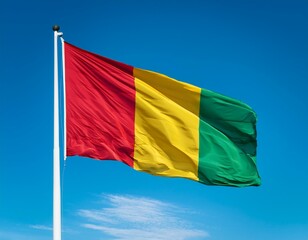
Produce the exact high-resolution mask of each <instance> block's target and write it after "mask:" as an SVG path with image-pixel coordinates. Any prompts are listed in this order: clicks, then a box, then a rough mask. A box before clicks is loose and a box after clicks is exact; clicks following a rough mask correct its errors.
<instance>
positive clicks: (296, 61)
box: [0, 0, 308, 240]
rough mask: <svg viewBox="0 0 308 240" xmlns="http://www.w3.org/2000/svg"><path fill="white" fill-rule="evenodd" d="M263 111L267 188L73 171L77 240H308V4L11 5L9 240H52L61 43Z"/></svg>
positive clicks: (5, 93) (2, 164) (67, 208)
mask: <svg viewBox="0 0 308 240" xmlns="http://www.w3.org/2000/svg"><path fill="white" fill-rule="evenodd" d="M54 24H59V25H60V26H61V31H62V32H63V33H64V39H65V40H66V41H68V42H70V43H72V44H74V45H77V46H79V47H81V48H84V49H86V50H89V51H92V52H96V53H98V54H101V55H104V56H106V57H109V58H113V59H116V60H118V61H122V62H125V63H127V64H130V65H133V66H136V67H139V68H144V69H149V70H153V71H157V72H161V73H164V74H166V75H169V76H170V77H173V78H176V79H178V80H181V81H185V82H189V83H192V84H195V85H198V86H200V87H203V88H207V89H210V90H213V91H216V92H219V93H222V94H225V95H227V96H230V97H233V98H236V99H239V100H242V101H243V102H245V103H247V104H249V105H250V106H251V107H253V108H254V110H255V111H256V112H257V114H258V125H257V129H258V153H257V156H258V166H259V172H260V175H261V177H262V186H261V187H250V188H228V187H209V186H206V185H202V184H199V183H196V182H193V181H189V180H185V179H174V178H163V177H155V176H151V175H148V174H146V173H141V172H136V171H134V170H132V169H131V168H129V167H127V166H126V165H124V164H121V163H119V162H113V161H95V160H91V159H87V158H79V157H71V158H68V161H67V165H66V167H65V169H64V170H63V171H62V173H63V174H62V179H63V194H62V196H63V199H62V203H63V210H62V212H63V239H64V240H84V239H89V240H96V239H99V240H106V239H108V240H110V239H118V240H120V239H121V240H126V239H127V240H128V239H130V240H131V239H134V240H139V239H142V240H143V239H153V240H154V239H155V240H167V239H168V240H169V239H177V240H190V239H192V240H200V239H210V240H226V239H227V240H230V239H231V240H233V239H234V240H247V239H249V240H257V239H263V240H273V239H279V240H307V239H308V187H307V186H308V174H307V173H308V150H307V149H308V138H307V134H308V108H307V103H308V97H307V91H308V83H307V80H308V33H307V27H308V2H307V1H297V0H295V1H273V0H268V1H265V0H261V1H245V0H235V1H227V0H224V1H223V0H217V1H207V0H204V1H201V0H200V1H197V0H190V1H162V0H157V1H125V0H114V1H94V0H89V1H79V0H76V1H65V0H64V1H49V0H48V1H31V0H30V1H21V0H19V1H14V0H10V1H8V0H5V1H1V3H0V26H1V35H0V66H1V68H0V69H1V80H0V104H1V105H0V109H1V118H0V134H1V135H0V239H2V240H15V239H16V240H26V239H27V240H28V239H32V240H38V239H39V240H45V239H46V240H48V239H52V231H51V229H52V159H53V158H52V152H53V32H52V29H51V28H52V26H53V25H54Z"/></svg>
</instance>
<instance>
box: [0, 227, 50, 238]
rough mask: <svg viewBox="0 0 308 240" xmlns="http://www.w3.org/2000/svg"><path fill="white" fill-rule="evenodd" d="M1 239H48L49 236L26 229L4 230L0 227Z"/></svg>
mask: <svg viewBox="0 0 308 240" xmlns="http://www.w3.org/2000/svg"><path fill="white" fill-rule="evenodd" d="M0 239H1V240H17V239H18V240H29V239H31V240H50V239H51V236H50V237H49V236H42V235H38V234H35V233H28V232H27V231H24V232H22V231H20V232H17V231H5V230H1V229H0Z"/></svg>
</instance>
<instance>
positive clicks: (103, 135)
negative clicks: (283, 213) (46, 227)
mask: <svg viewBox="0 0 308 240" xmlns="http://www.w3.org/2000/svg"><path fill="white" fill-rule="evenodd" d="M64 56H65V81H66V129H67V156H74V155H78V156H84V157H89V158H93V159H98V160H117V161H121V162H123V163H125V164H127V165H128V166H130V167H132V168H134V169H135V170H138V171H143V172H147V173H150V174H153V175H159V176H167V177H183V178H188V179H191V180H195V181H198V182H201V183H204V184H207V185H225V186H238V187H243V186H258V185H260V177H259V174H258V171H257V167H256V147H257V141H256V114H255V112H254V111H253V110H252V109H251V108H250V107H249V106H248V105H246V104H244V103H242V102H240V101H238V100H235V99H232V98H229V97H226V96H223V95H221V94H218V93H214V92H212V91H209V90H206V89H202V88H199V87H196V86H193V85H191V84H188V83H184V82H181V81H177V80H175V79H172V78H170V77H168V76H165V75H163V74H160V73H156V72H152V71H148V70H143V69H139V68H135V67H133V66H130V65H127V64H124V63H120V62H118V61H114V60H111V59H108V58H106V57H103V56H100V55H98V54H94V53H91V52H88V51H85V50H83V49H80V48H78V47H76V46H73V45H71V44H69V43H67V42H64Z"/></svg>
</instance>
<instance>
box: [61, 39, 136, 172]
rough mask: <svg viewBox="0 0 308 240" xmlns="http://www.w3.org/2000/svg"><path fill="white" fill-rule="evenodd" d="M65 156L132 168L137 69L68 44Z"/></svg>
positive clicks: (66, 47)
mask: <svg viewBox="0 0 308 240" xmlns="http://www.w3.org/2000/svg"><path fill="white" fill-rule="evenodd" d="M65 71H66V72H65V75H66V76H65V77H66V114H67V115H66V124H67V155H68V156H73V155H78V156H85V157H90V158H95V159H99V160H104V159H110V160H119V161H122V162H124V163H126V164H128V165H129V166H133V155H134V113H135V85H134V77H133V67H132V66H129V65H126V64H123V63H119V62H116V61H113V60H111V59H108V58H105V57H102V56H99V55H97V54H93V53H90V52H87V51H85V50H82V49H80V48H77V47H75V46H73V45H71V44H68V43H65Z"/></svg>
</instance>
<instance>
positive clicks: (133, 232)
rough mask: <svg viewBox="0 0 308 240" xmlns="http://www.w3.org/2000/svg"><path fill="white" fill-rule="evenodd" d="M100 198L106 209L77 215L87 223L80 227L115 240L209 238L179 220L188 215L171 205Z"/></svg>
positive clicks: (133, 197)
mask: <svg viewBox="0 0 308 240" xmlns="http://www.w3.org/2000/svg"><path fill="white" fill-rule="evenodd" d="M103 198H104V199H105V200H107V203H108V205H109V206H108V207H104V208H101V209H80V210H79V211H78V215H80V216H81V217H83V218H85V219H86V220H87V221H88V222H90V223H84V224H82V226H83V227H85V228H88V229H92V230H97V231H101V232H103V233H104V234H107V235H110V236H113V237H114V239H118V240H131V239H134V240H139V239H140V240H141V239H142V240H143V239H147V240H151V239H153V240H154V239H155V240H170V239H178V240H186V239H191V238H194V239H198V238H199V239H200V238H202V239H204V238H205V237H208V236H209V234H208V232H206V231H204V230H200V229H196V228H195V227H192V225H193V223H191V222H188V221H187V220H185V217H184V216H181V215H185V216H186V217H187V216H191V215H192V213H191V212H188V211H183V210H182V209H180V208H179V207H177V206H175V205H172V204H169V203H165V202H162V201H159V200H155V199H149V198H142V197H135V196H123V195H103Z"/></svg>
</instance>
